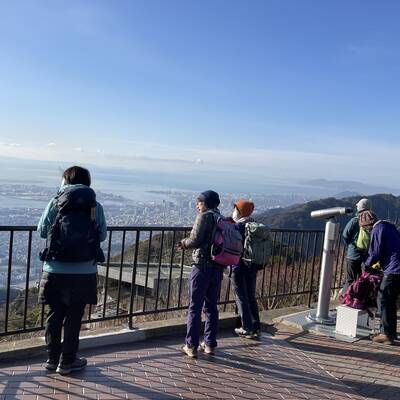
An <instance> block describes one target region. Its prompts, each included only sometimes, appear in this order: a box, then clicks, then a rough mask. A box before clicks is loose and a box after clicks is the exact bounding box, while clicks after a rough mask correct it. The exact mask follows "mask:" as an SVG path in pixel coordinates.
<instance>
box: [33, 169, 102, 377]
mask: <svg viewBox="0 0 400 400" xmlns="http://www.w3.org/2000/svg"><path fill="white" fill-rule="evenodd" d="M62 178H63V179H62V184H61V188H60V190H59V192H58V194H57V196H56V197H55V198H53V199H52V200H51V201H50V202H49V204H48V205H47V207H46V209H45V211H44V212H43V215H42V217H41V218H40V221H39V225H38V231H39V232H40V236H41V237H42V238H46V248H45V249H44V250H43V251H41V253H40V258H41V260H42V261H43V272H42V277H41V280H40V288H39V303H42V304H47V305H48V307H49V310H48V314H47V319H46V327H45V339H46V346H47V353H48V360H47V363H46V369H48V370H50V371H57V372H58V373H60V374H62V375H66V374H69V373H70V372H72V371H78V370H81V369H83V368H84V367H85V366H86V364H87V361H86V360H85V359H84V358H78V357H77V351H78V347H79V332H80V328H81V320H82V316H83V313H84V309H85V306H86V304H97V278H96V276H97V262H98V261H100V262H102V261H104V254H103V252H102V250H101V248H100V242H101V241H103V240H105V239H106V236H107V227H106V223H105V218H104V213H103V208H102V206H101V205H100V204H99V203H97V202H96V194H95V192H94V191H93V190H92V189H91V188H90V183H91V178H90V173H89V171H88V170H87V169H85V168H82V167H77V166H73V167H70V168H68V169H67V170H65V171H64V173H63V177H62ZM63 326H64V337H63V342H61V331H62V328H63Z"/></svg>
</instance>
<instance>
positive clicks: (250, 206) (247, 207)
mask: <svg viewBox="0 0 400 400" xmlns="http://www.w3.org/2000/svg"><path fill="white" fill-rule="evenodd" d="M235 207H236V208H237V209H238V210H239V212H240V216H241V217H249V216H250V215H251V213H252V212H253V210H254V203H253V202H252V201H250V200H244V199H239V200H238V201H237V202H236V203H235Z"/></svg>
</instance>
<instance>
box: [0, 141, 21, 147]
mask: <svg viewBox="0 0 400 400" xmlns="http://www.w3.org/2000/svg"><path fill="white" fill-rule="evenodd" d="M0 146H4V147H21V144H20V143H4V142H0Z"/></svg>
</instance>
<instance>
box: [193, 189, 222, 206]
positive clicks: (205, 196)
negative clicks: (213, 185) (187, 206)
mask: <svg viewBox="0 0 400 400" xmlns="http://www.w3.org/2000/svg"><path fill="white" fill-rule="evenodd" d="M197 200H199V201H204V203H205V205H206V207H207V208H208V209H210V210H212V209H213V208H217V207H218V206H219V203H220V200H219V195H218V193H217V192H214V190H206V191H205V192H202V193H200V194H199V196H198V197H197Z"/></svg>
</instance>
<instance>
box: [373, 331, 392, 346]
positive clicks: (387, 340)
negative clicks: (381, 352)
mask: <svg viewBox="0 0 400 400" xmlns="http://www.w3.org/2000/svg"><path fill="white" fill-rule="evenodd" d="M372 341H373V342H374V343H382V344H390V345H393V344H394V339H393V338H391V337H390V336H388V335H386V333H378V334H376V335H375V336H373V337H372Z"/></svg>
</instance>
